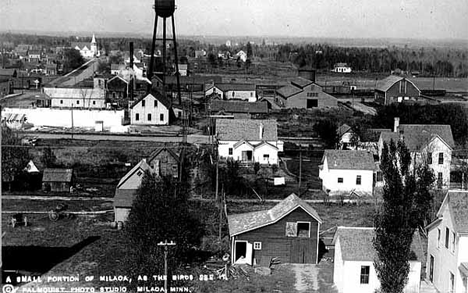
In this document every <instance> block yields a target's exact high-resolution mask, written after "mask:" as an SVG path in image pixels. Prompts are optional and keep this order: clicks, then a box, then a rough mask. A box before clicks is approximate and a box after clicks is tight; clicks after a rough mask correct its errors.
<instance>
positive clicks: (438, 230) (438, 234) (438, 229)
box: [437, 228, 441, 248]
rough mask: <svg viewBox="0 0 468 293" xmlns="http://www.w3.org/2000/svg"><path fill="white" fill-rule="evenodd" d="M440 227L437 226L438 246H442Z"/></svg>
mask: <svg viewBox="0 0 468 293" xmlns="http://www.w3.org/2000/svg"><path fill="white" fill-rule="evenodd" d="M440 234H441V232H440V228H437V248H439V247H440Z"/></svg>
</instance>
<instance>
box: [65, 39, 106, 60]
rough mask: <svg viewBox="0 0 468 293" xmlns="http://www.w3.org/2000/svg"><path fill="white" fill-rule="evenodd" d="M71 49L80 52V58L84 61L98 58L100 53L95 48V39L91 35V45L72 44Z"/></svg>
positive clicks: (85, 43)
mask: <svg viewBox="0 0 468 293" xmlns="http://www.w3.org/2000/svg"><path fill="white" fill-rule="evenodd" d="M71 47H72V48H73V49H75V50H78V51H80V54H81V56H83V58H85V59H91V58H94V57H99V55H100V51H99V49H98V46H97V42H96V37H95V36H94V34H93V39H92V40H91V43H88V42H73V43H72V44H71Z"/></svg>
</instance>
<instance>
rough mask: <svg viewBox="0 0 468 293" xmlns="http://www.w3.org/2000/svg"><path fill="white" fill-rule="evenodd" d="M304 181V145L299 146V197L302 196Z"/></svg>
mask: <svg viewBox="0 0 468 293" xmlns="http://www.w3.org/2000/svg"><path fill="white" fill-rule="evenodd" d="M301 181H302V145H301V144H299V184H298V188H297V189H298V193H299V194H298V196H301V183H302V182H301Z"/></svg>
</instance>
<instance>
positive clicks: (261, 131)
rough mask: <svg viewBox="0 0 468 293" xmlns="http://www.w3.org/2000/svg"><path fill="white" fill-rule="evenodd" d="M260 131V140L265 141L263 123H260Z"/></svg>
mask: <svg viewBox="0 0 468 293" xmlns="http://www.w3.org/2000/svg"><path fill="white" fill-rule="evenodd" d="M259 130H260V131H259V133H258V135H259V138H260V140H262V139H263V132H264V131H265V130H264V129H263V123H260V129H259Z"/></svg>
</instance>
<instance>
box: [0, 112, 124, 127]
mask: <svg viewBox="0 0 468 293" xmlns="http://www.w3.org/2000/svg"><path fill="white" fill-rule="evenodd" d="M7 113H16V114H24V115H26V119H27V121H26V122H28V123H32V124H34V126H53V127H68V128H70V127H71V124H72V118H71V116H72V115H71V113H72V111H71V110H70V109H50V108H5V109H3V111H2V116H4V115H6V114H7ZM123 117H124V111H123V110H78V109H74V110H73V125H74V127H92V128H94V127H95V125H96V121H104V129H110V128H112V127H116V126H121V125H122V119H123Z"/></svg>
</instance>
